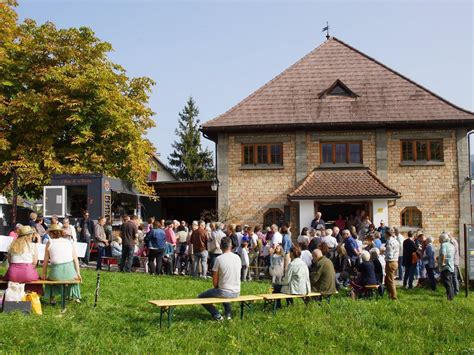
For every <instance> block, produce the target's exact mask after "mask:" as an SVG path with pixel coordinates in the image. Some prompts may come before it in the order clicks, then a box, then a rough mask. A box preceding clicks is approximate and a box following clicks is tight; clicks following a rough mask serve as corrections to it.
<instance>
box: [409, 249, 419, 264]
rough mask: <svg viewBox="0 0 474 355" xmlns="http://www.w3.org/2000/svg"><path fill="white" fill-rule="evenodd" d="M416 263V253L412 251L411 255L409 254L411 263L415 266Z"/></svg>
mask: <svg viewBox="0 0 474 355" xmlns="http://www.w3.org/2000/svg"><path fill="white" fill-rule="evenodd" d="M417 262H418V254H417V253H416V251H414V252H413V253H412V254H411V263H412V264H416V263H417Z"/></svg>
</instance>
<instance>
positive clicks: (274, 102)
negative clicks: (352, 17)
mask: <svg viewBox="0 0 474 355" xmlns="http://www.w3.org/2000/svg"><path fill="white" fill-rule="evenodd" d="M435 74H436V73H433V75H435ZM336 80H340V81H341V82H343V83H344V85H346V86H347V88H348V89H350V90H351V91H352V92H353V93H354V94H355V95H354V97H344V96H324V95H323V96H321V97H320V95H321V93H322V92H324V91H325V90H327V89H328V88H329V87H331V85H333V84H334V83H335V82H336ZM452 120H456V121H462V122H465V120H469V121H470V122H469V123H471V124H472V123H473V122H474V114H473V113H472V112H469V111H467V110H464V109H462V108H460V107H457V106H455V105H454V104H452V103H450V102H448V101H446V100H445V99H443V98H441V97H439V96H437V95H436V94H434V93H432V92H431V91H429V90H427V89H425V88H424V87H422V86H421V85H418V84H417V83H415V82H413V81H411V80H410V79H408V78H406V77H404V76H403V75H401V74H399V73H397V72H395V71H394V70H392V69H390V68H388V67H386V66H385V65H383V64H381V63H379V62H377V61H376V60H375V59H373V58H371V57H369V56H367V55H365V54H363V53H361V52H359V51H358V50H356V49H354V48H352V47H351V46H349V45H347V44H345V43H344V42H342V41H340V40H338V39H336V38H334V37H331V38H330V39H329V40H327V41H325V42H324V43H323V44H322V45H321V46H319V47H318V48H316V49H314V50H313V51H312V52H310V53H309V54H307V55H306V56H305V57H303V58H302V59H300V60H299V61H298V62H296V63H295V64H294V65H292V66H291V67H289V68H288V69H286V70H285V71H283V72H282V73H281V74H280V75H278V76H277V77H275V78H274V79H273V80H271V81H270V82H268V83H267V84H265V85H264V86H263V87H261V88H260V89H258V90H257V91H255V92H254V93H253V94H251V95H250V96H249V97H247V98H246V99H244V100H243V101H242V102H240V103H239V104H237V105H236V106H234V107H233V108H231V109H230V110H229V111H227V112H226V113H224V114H222V115H220V116H219V117H217V118H215V119H213V120H210V121H208V122H206V123H205V124H204V125H203V127H202V128H203V131H209V132H210V131H219V130H223V129H232V128H244V127H248V128H252V127H255V126H269V125H290V126H291V125H295V126H303V127H306V126H311V125H318V126H324V125H326V126H329V125H367V124H369V125H375V124H379V125H390V124H402V123H403V124H412V123H419V124H420V123H423V122H426V121H430V122H444V121H448V122H449V121H452Z"/></svg>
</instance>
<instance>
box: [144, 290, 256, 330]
mask: <svg viewBox="0 0 474 355" xmlns="http://www.w3.org/2000/svg"><path fill="white" fill-rule="evenodd" d="M262 299H263V298H262V297H261V296H254V295H246V296H239V297H234V298H215V297H214V298H189V299H177V300H157V301H148V302H149V303H151V304H153V305H155V306H158V307H160V328H161V324H162V320H163V313H168V327H170V326H171V323H172V321H173V313H174V310H175V308H176V307H177V306H196V305H199V306H202V305H205V304H222V303H234V302H240V319H243V317H244V307H247V308H248V309H249V310H250V311H251V312H252V311H253V303H254V302H255V301H260V300H262Z"/></svg>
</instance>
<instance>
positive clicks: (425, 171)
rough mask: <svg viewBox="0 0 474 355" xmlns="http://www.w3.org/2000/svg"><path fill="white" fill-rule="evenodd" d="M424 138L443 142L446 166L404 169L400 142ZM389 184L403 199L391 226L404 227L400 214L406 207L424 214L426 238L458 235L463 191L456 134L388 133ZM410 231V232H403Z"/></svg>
mask: <svg viewBox="0 0 474 355" xmlns="http://www.w3.org/2000/svg"><path fill="white" fill-rule="evenodd" d="M397 134H398V135H399V136H400V135H402V137H407V138H408V137H413V138H417V137H420V136H422V137H423V135H426V137H436V138H442V139H443V150H444V163H443V164H441V165H424V166H423V165H415V166H403V165H401V164H400V158H401V157H400V149H401V147H400V144H401V142H400V138H399V137H397V136H396V135H397ZM387 135H388V137H387V138H388V139H387V145H388V181H387V184H388V186H390V187H391V188H393V189H395V190H397V191H399V192H401V194H402V198H401V199H399V200H397V201H396V204H395V205H394V206H392V207H390V208H389V223H390V224H391V225H394V226H398V225H400V222H401V219H400V218H401V217H400V214H401V212H402V211H403V209H404V208H406V207H412V206H414V207H416V208H418V209H419V210H420V211H421V213H422V227H423V230H424V232H425V233H426V234H429V235H432V236H434V237H437V236H438V235H439V234H440V233H441V232H442V231H449V232H453V233H455V235H458V232H459V231H458V221H459V190H458V173H457V170H458V167H457V153H456V137H455V132H454V130H442V131H440V130H438V131H436V130H430V131H427V130H413V131H388V132H387ZM402 230H405V231H407V229H406V228H405V229H402Z"/></svg>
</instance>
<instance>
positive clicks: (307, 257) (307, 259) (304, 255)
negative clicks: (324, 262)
mask: <svg viewBox="0 0 474 355" xmlns="http://www.w3.org/2000/svg"><path fill="white" fill-rule="evenodd" d="M299 246H300V247H301V256H300V258H301V260H303V262H304V263H305V264H306V265H307V266H308V267H309V268H310V267H311V265H313V255H312V254H311V252H310V251H309V250H308V244H306V243H302V244H299Z"/></svg>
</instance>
